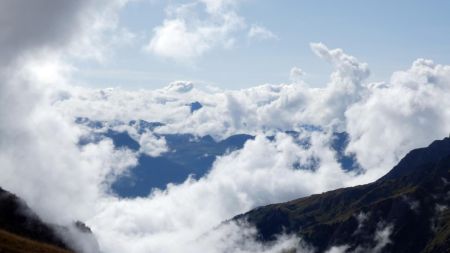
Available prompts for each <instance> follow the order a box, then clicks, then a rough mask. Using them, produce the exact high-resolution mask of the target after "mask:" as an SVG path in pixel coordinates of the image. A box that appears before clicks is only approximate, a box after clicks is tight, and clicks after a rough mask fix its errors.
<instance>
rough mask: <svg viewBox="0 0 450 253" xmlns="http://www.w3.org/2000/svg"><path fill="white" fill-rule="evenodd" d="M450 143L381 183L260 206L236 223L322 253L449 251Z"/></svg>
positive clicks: (412, 158) (416, 155)
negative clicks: (290, 237)
mask: <svg viewBox="0 0 450 253" xmlns="http://www.w3.org/2000/svg"><path fill="white" fill-rule="evenodd" d="M449 172H450V139H449V138H445V139H444V140H439V141H435V142H433V143H432V144H431V145H430V146H428V147H426V148H421V149H416V150H413V151H411V152H410V153H409V154H408V155H406V156H405V157H404V158H403V159H402V160H401V161H400V162H399V164H398V165H397V166H395V167H394V168H393V169H392V170H391V171H390V172H389V173H388V174H386V175H385V176H384V177H382V178H380V179H379V180H377V181H375V182H373V183H370V184H367V185H361V186H356V187H350V188H343V189H338V190H334V191H330V192H326V193H322V194H316V195H312V196H310V197H305V198H300V199H296V200H292V201H289V202H286V203H281V204H273V205H268V206H264V207H260V208H256V209H254V210H252V211H250V212H248V213H245V214H242V215H239V216H237V217H235V218H234V220H236V221H239V222H249V223H250V224H253V225H255V226H256V228H257V231H258V239H259V240H261V241H265V242H270V241H273V240H275V238H276V237H277V236H278V235H280V234H282V233H288V234H295V235H298V236H299V237H301V238H302V239H303V240H304V241H306V243H308V244H310V245H312V246H313V247H314V248H315V249H316V251H317V252H326V251H327V250H329V249H331V248H332V247H333V246H335V247H337V246H340V247H341V250H343V251H342V252H411V253H413V252H436V253H437V252H450V209H448V208H447V207H448V206H449V205H450V174H449Z"/></svg>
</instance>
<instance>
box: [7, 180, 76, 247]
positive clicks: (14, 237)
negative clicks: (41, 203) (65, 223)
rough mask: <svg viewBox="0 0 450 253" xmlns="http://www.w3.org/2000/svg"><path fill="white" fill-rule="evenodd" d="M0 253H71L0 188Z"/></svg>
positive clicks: (23, 206)
mask: <svg viewBox="0 0 450 253" xmlns="http://www.w3.org/2000/svg"><path fill="white" fill-rule="evenodd" d="M0 252H8V253H9V252H14V253H22V252H23V253H30V252H42V253H44V252H48V253H53V252H54V253H62V252H66V253H67V252H72V251H71V250H70V249H69V247H68V246H67V245H66V244H65V243H64V241H63V240H62V238H60V237H59V236H58V235H57V234H56V233H55V231H54V230H53V229H52V228H51V227H50V226H49V225H47V224H45V223H44V222H42V221H41V220H40V219H39V218H38V217H37V216H36V215H35V214H34V213H33V212H32V211H31V210H30V209H29V208H28V207H27V206H26V204H25V203H24V202H23V201H22V200H20V199H19V198H17V197H16V196H14V195H13V194H11V193H9V192H7V191H5V190H3V189H1V188H0Z"/></svg>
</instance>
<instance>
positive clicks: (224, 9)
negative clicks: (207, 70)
mask: <svg viewBox="0 0 450 253" xmlns="http://www.w3.org/2000/svg"><path fill="white" fill-rule="evenodd" d="M236 2H237V1H224V0H221V1H217V0H214V1H211V0H205V1H200V2H192V3H187V4H181V5H177V6H169V8H168V9H167V12H166V18H165V19H164V21H163V23H162V24H161V25H160V26H157V27H155V28H154V29H153V32H154V34H153V37H152V38H151V40H150V42H149V44H148V45H147V46H146V47H145V50H146V51H148V52H151V53H154V54H155V55H158V56H161V57H165V58H170V59H173V60H176V61H191V60H192V59H194V58H197V57H199V56H201V55H203V54H204V53H206V52H207V51H209V50H211V49H213V48H217V47H222V48H229V47H231V46H233V44H234V41H235V33H236V32H238V31H241V30H242V29H244V28H245V26H246V25H245V22H244V19H243V18H242V17H241V16H239V15H238V14H237V13H236V12H235V10H234V8H233V6H234V5H235V3H236ZM202 11H203V13H201V12H202ZM202 14H203V15H205V16H206V17H201V16H202Z"/></svg>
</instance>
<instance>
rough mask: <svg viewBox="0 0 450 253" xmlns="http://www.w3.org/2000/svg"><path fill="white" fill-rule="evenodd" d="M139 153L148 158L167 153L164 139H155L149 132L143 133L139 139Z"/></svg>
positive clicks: (167, 149)
mask: <svg viewBox="0 0 450 253" xmlns="http://www.w3.org/2000/svg"><path fill="white" fill-rule="evenodd" d="M139 145H140V146H141V148H140V150H139V151H140V152H142V153H144V154H147V155H149V156H153V157H156V156H160V155H161V154H163V153H165V152H167V151H169V148H168V147H167V144H166V140H165V138H164V137H157V136H155V135H154V134H153V133H151V132H145V133H143V134H142V135H141V136H140V138H139Z"/></svg>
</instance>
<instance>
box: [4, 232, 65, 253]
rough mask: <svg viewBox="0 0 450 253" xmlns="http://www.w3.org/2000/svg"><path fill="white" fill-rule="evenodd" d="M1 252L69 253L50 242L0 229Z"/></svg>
mask: <svg viewBox="0 0 450 253" xmlns="http://www.w3.org/2000/svg"><path fill="white" fill-rule="evenodd" d="M0 252H1V253H71V252H70V251H68V250H64V249H61V248H58V247H55V246H53V245H50V244H46V243H41V242H37V241H33V240H30V239H27V238H25V237H21V236H18V235H15V234H12V233H10V232H7V231H5V230H0Z"/></svg>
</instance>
